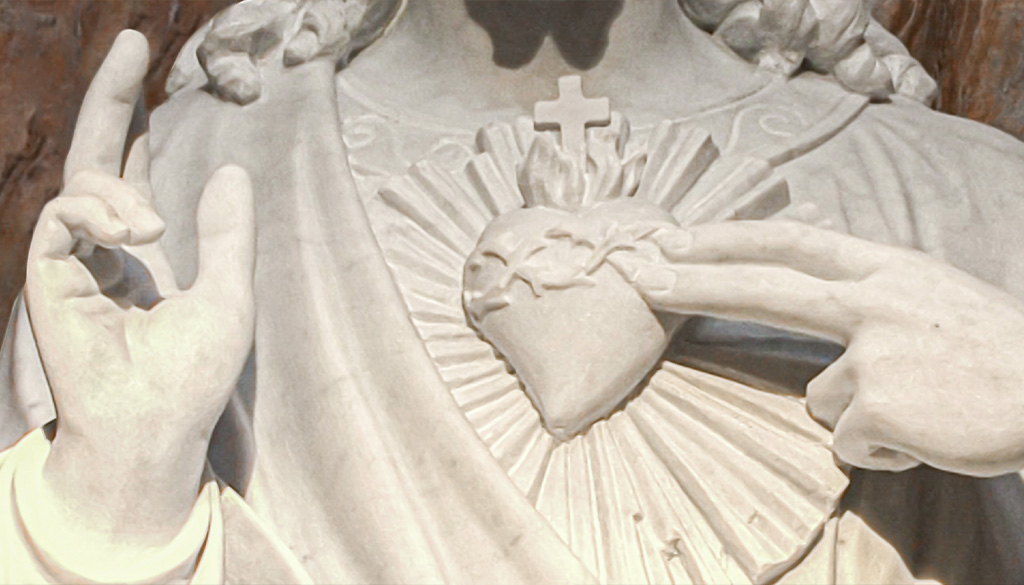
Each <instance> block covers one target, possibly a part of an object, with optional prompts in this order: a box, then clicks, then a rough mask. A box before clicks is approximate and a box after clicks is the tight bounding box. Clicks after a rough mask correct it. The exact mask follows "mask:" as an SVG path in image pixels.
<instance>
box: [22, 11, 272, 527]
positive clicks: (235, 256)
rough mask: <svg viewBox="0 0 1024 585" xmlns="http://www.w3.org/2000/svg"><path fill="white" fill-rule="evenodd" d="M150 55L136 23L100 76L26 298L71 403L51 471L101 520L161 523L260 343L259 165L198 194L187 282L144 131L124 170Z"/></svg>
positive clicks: (63, 400) (167, 520)
mask: <svg viewBox="0 0 1024 585" xmlns="http://www.w3.org/2000/svg"><path fill="white" fill-rule="evenodd" d="M147 61H148V45H147V42H146V40H145V38H144V37H143V36H142V35H141V34H139V33H137V32H134V31H125V32H124V33H122V34H121V35H120V36H119V37H118V39H117V41H116V42H115V44H114V47H113V48H112V49H111V52H110V54H109V55H108V56H107V58H106V60H105V61H104V63H103V65H102V67H101V68H100V70H99V72H98V73H97V75H96V78H95V79H94V80H93V82H92V85H91V87H90V88H89V92H88V93H87V95H86V97H85V101H84V103H83V105H82V110H81V114H80V117H79V122H78V125H77V127H76V128H75V136H74V140H73V143H72V145H71V150H70V152H69V154H68V158H67V161H66V165H65V169H64V179H65V184H64V189H63V191H62V192H61V194H60V195H59V196H58V197H57V198H56V199H54V200H53V201H51V202H50V203H49V204H48V205H47V206H46V207H45V209H44V210H43V213H42V216H41V217H40V219H39V224H38V226H37V227H36V232H35V235H34V237H33V241H32V246H31V250H30V252H29V261H28V274H27V280H26V285H25V299H26V303H27V307H28V311H29V317H30V319H31V322H32V328H33V331H34V333H35V336H36V339H37V343H38V347H39V352H40V355H41V357H42V361H43V365H44V368H45V371H46V376H47V379H48V381H49V383H50V387H51V390H52V393H53V399H54V403H55V405H56V410H57V434H56V437H55V439H54V441H53V444H52V450H51V454H50V457H49V459H48V460H47V463H46V467H45V468H44V478H45V479H46V480H47V482H48V485H50V486H51V487H52V489H53V491H54V493H55V494H56V496H57V497H59V498H61V499H63V500H65V501H67V502H70V503H71V505H70V508H72V509H73V510H74V511H75V512H76V513H78V514H80V515H82V516H83V517H85V518H87V520H88V522H89V524H91V525H94V526H95V525H100V527H102V524H103V523H106V522H109V523H111V524H114V525H117V524H120V525H121V526H122V529H124V528H126V527H127V528H129V529H138V530H139V531H143V532H147V533H148V534H151V535H159V534H160V533H165V532H166V533H172V532H173V531H174V530H175V529H176V527H175V526H174V525H175V524H176V523H177V525H178V526H180V522H181V521H183V520H184V518H185V516H186V515H187V513H188V512H189V510H190V509H191V507H192V502H193V500H194V498H195V496H196V493H197V488H198V486H199V480H200V476H201V474H202V470H203V466H204V462H205V457H206V448H207V443H208V441H209V437H210V434H211V432H212V430H213V427H214V424H215V423H216V421H217V419H218V417H219V416H220V413H221V411H222V410H223V408H224V406H225V404H226V402H227V400H228V398H229V397H230V393H231V391H232V389H233V387H234V384H235V382H236V379H237V377H238V375H239V373H240V372H241V369H242V367H243V364H244V362H245V359H246V357H247V355H248V352H249V349H250V348H251V345H252V338H253V322H254V306H253V294H252V278H253V264H254V254H255V235H254V229H255V228H254V211H253V201H252V192H251V186H250V183H249V179H248V176H247V175H246V173H245V171H243V170H241V169H239V168H237V167H225V168H222V169H220V170H219V171H218V172H217V173H215V174H214V175H213V177H212V178H211V179H210V181H209V183H208V184H207V186H206V189H205V192H204V194H203V198H202V200H201V203H200V206H199V216H198V233H199V242H200V245H199V247H200V269H199V275H198V277H197V279H196V281H195V284H194V285H193V286H192V287H191V288H190V289H189V290H187V291H179V290H177V288H176V286H175V284H174V278H173V275H172V273H171V271H170V269H169V267H168V264H167V261H166V258H165V257H164V255H163V252H162V250H161V249H160V246H159V243H157V239H158V238H159V236H160V235H161V234H162V231H163V222H162V221H161V220H160V218H159V217H158V216H157V214H156V213H155V212H154V210H153V208H152V206H151V203H150V197H149V179H148V167H149V161H148V158H149V157H148V145H147V141H146V140H145V139H144V138H143V139H140V140H138V141H137V142H136V145H135V146H134V147H133V149H132V152H131V155H130V157H129V160H128V162H127V164H126V167H125V173H124V177H123V178H121V177H120V168H121V159H122V152H123V149H124V144H125V139H126V133H127V130H128V125H129V122H130V119H131V115H132V111H133V109H134V105H135V102H136V100H137V99H138V95H139V90H140V86H141V83H142V79H143V77H144V75H145V72H146V67H147ZM140 267H144V268H140ZM140 274H141V277H140ZM149 281H152V282H149ZM147 283H148V284H147ZM143 289H145V290H143ZM133 507H134V509H133Z"/></svg>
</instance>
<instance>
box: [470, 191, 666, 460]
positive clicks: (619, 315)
mask: <svg viewBox="0 0 1024 585" xmlns="http://www.w3.org/2000/svg"><path fill="white" fill-rule="evenodd" d="M665 225H675V222H674V221H673V220H672V218H671V216H669V215H668V214H667V213H666V212H664V211H662V210H661V209H659V208H657V207H654V206H653V205H650V204H645V203H643V202H640V201H633V200H622V201H614V202H608V203H604V204H601V205H598V206H595V207H592V208H588V209H584V210H580V211H576V212H571V211H564V210H559V209H551V208H545V207H536V208H526V209H520V210H516V211H513V212H510V213H507V214H505V215H502V216H501V217H499V218H498V219H497V220H495V221H494V222H493V223H492V224H491V225H490V226H489V227H488V228H487V230H485V231H484V233H483V235H482V236H481V238H480V242H479V244H478V246H477V249H476V251H475V252H474V254H473V255H471V256H470V258H469V260H468V262H467V263H466V272H465V277H464V290H465V291H466V292H465V304H466V308H467V310H468V313H469V315H470V319H471V321H472V323H473V324H474V326H475V327H476V328H477V329H478V330H479V331H480V333H481V334H482V335H483V336H484V338H485V339H487V340H488V341H489V342H490V343H491V344H492V345H493V346H494V347H495V348H496V349H497V350H498V351H499V352H501V354H502V355H504V357H505V359H506V360H507V361H508V362H509V364H510V365H511V366H512V367H513V368H514V369H515V371H516V373H517V374H518V375H519V378H520V380H522V382H523V385H524V389H525V390H526V393H527V395H528V396H529V397H530V400H531V401H532V402H533V405H534V407H535V408H536V409H537V412H538V413H539V414H540V416H541V421H542V422H543V424H544V426H545V428H547V430H548V431H549V432H550V433H551V434H552V435H554V436H555V437H557V438H559V439H562V440H567V439H569V438H571V437H573V436H575V435H577V434H579V433H582V432H585V431H586V430H587V429H588V428H589V427H590V425H591V424H593V423H594V422H595V421H597V420H600V419H603V418H606V417H607V416H609V415H610V414H612V413H613V412H615V411H616V410H617V408H618V407H620V406H621V405H623V404H624V403H625V402H627V400H628V399H629V398H630V396H632V395H633V393H634V390H635V389H636V388H637V387H638V386H639V384H640V383H641V382H642V381H643V380H644V378H646V377H647V375H648V374H649V373H650V372H651V370H652V369H653V368H654V367H655V365H656V364H657V363H658V360H659V359H660V358H661V356H662V354H663V353H664V351H665V349H666V347H667V346H668V343H669V341H670V340H671V338H672V334H673V333H674V332H675V328H676V325H677V324H678V319H677V318H675V317H674V316H667V315H656V314H654V313H653V312H651V310H650V309H649V308H648V307H647V305H646V303H645V302H644V301H643V299H642V298H640V295H639V294H637V292H636V291H635V290H633V288H632V287H631V286H630V285H629V284H628V283H627V282H626V281H625V280H624V279H623V278H622V277H621V276H620V275H619V273H618V272H617V271H616V270H615V269H614V268H613V267H612V266H611V265H610V264H608V263H607V262H606V259H607V257H608V255H609V254H612V253H614V252H616V251H620V250H625V249H629V248H631V247H632V245H633V244H632V242H633V240H634V239H635V238H636V237H637V236H640V237H642V235H643V234H642V232H644V231H651V230H655V229H658V226H665ZM627 226H628V227H627Z"/></svg>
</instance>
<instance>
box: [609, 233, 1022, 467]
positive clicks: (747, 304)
mask: <svg viewBox="0 0 1024 585" xmlns="http://www.w3.org/2000/svg"><path fill="white" fill-rule="evenodd" d="M651 239H652V240H653V242H654V243H655V244H656V246H655V247H656V248H657V250H656V253H654V254H646V255H641V254H637V253H619V255H618V256H617V257H616V258H614V259H613V262H614V263H615V264H616V265H617V267H618V268H619V270H620V272H622V273H623V275H624V276H625V277H626V278H627V279H628V280H630V281H631V282H632V283H633V284H634V286H635V287H636V288H637V290H638V291H639V292H640V293H641V294H642V295H643V296H644V297H645V299H646V300H647V302H648V304H649V305H650V306H651V307H652V308H653V309H655V310H658V311H663V312H672V313H678V314H686V315H710V316H715V317H720V318H725V319H735V320H743V321H753V322H758V323H762V324H765V325H769V326H774V327H778V328H781V329H786V330H790V331H796V332H801V333H808V334H811V335H816V336H819V337H823V338H827V339H831V340H833V341H836V342H839V343H842V344H844V345H845V346H846V348H847V349H846V352H845V353H844V354H843V355H842V356H841V357H840V358H839V359H838V360H837V361H836V362H834V363H833V364H832V365H830V366H829V367H828V368H826V369H825V370H824V371H823V372H822V373H821V374H820V375H818V376H817V377H816V378H814V379H813V380H812V381H811V382H810V384H809V385H808V387H807V407H808V410H809V411H810V413H811V415H812V416H813V417H814V418H816V419H817V420H818V421H819V422H821V423H822V424H823V425H824V426H826V427H828V428H830V429H832V430H833V431H834V449H835V452H836V453H837V454H838V456H839V457H840V458H841V459H843V460H845V461H846V462H848V463H850V464H852V465H856V466H858V467H864V468H869V469H883V470H893V471H897V470H904V469H908V468H911V467H914V466H915V465H918V464H919V463H921V462H923V463H927V464H929V465H932V466H934V467H938V468H941V469H946V470H949V471H954V472H959V473H966V474H971V475H977V476H990V475H997V474H1000V473H1006V472H1011V471H1017V470H1020V469H1021V468H1024V304H1022V303H1021V302H1019V301H1018V300H1017V299H1015V298H1014V297H1012V296H1011V295H1010V294H1008V293H1006V292H1004V291H1002V290H1000V289H998V288H996V287H994V286H992V285H989V284H987V283H985V282H982V281H981V280H978V279H977V278H974V277H972V276H970V275H968V274H966V273H964V272H962V271H960V270H957V269H955V268H953V267H951V266H949V265H947V264H944V263H942V262H941V261H938V260H935V259H933V258H931V257H929V256H927V255H925V254H923V253H921V252H917V251H913V250H907V249H901V248H894V247H891V246H885V245H880V244H875V243H871V242H868V241H865V240H861V239H858V238H854V237H851V236H846V235H841V234H837V233H834V232H830V231H826V230H822V229H818V228H813V227H810V226H806V225H801V224H791V223H782V222H727V223H721V224H715V225H707V226H699V227H695V228H691V229H686V230H684V229H679V230H662V231H660V232H657V233H656V234H654V235H653V236H652V237H651ZM649 251H650V250H648V252H649ZM642 256H645V259H641V257H642ZM651 256H653V257H654V258H653V259H652V258H651Z"/></svg>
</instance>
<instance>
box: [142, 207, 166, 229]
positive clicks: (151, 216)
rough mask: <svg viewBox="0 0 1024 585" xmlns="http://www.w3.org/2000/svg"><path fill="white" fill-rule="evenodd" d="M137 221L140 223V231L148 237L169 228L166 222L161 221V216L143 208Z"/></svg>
mask: <svg viewBox="0 0 1024 585" xmlns="http://www.w3.org/2000/svg"><path fill="white" fill-rule="evenodd" d="M136 221H137V222H138V228H139V231H141V232H143V233H145V234H147V235H155V234H158V233H160V232H162V231H164V228H166V227H167V224H165V223H164V220H162V219H160V216H159V215H157V214H156V212H155V211H153V210H151V209H145V208H143V209H142V210H141V211H140V213H139V214H138V216H137V217H136Z"/></svg>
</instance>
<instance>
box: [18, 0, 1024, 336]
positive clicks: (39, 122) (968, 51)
mask: <svg viewBox="0 0 1024 585" xmlns="http://www.w3.org/2000/svg"><path fill="white" fill-rule="evenodd" d="M233 1H234V0H0V328H2V327H4V326H5V324H6V320H7V313H8V307H10V305H11V303H12V302H13V299H14V297H15V295H16V294H17V291H18V290H20V288H21V286H22V283H23V281H24V265H23V264H24V258H25V254H26V252H27V249H28V242H29V237H30V235H31V231H32V226H33V225H34V224H35V220H36V217H37V216H38V214H39V210H40V209H41V208H42V206H43V204H44V203H45V202H46V201H47V200H49V199H50V198H51V197H53V196H55V195H56V194H57V191H58V189H59V187H60V177H61V163H62V161H63V159H64V155H65V153H66V152H67V148H68V145H69V143H70V140H71V133H72V130H73V128H74V121H75V116H76V114H77V111H78V105H79V102H80V100H81V98H82V96H83V94H84V93H85V89H86V87H87V86H88V83H89V80H90V79H91V78H92V75H93V73H94V72H95V71H96V68H97V67H98V66H99V64H100V61H101V60H102V58H103V55H104V53H105V52H106V49H107V48H108V47H109V46H110V44H111V42H113V39H114V36H115V35H116V34H117V33H118V31H120V30H121V29H124V28H134V29H138V30H140V31H142V32H143V33H145V35H146V37H147V38H149V42H150V47H151V49H152V54H153V62H152V64H151V66H150V72H149V75H148V78H147V83H146V104H147V106H148V107H150V108H152V107H154V106H156V105H157V104H159V103H160V101H161V100H163V98H164V97H165V96H164V94H163V86H164V80H165V78H166V76H167V73H168V71H169V69H170V66H171V64H172V62H173V60H174V57H175V55H176V54H177V52H178V50H179V49H180V48H181V45H182V44H183V43H184V42H185V40H186V39H187V38H188V37H189V35H190V34H191V33H192V32H193V31H194V30H195V29H196V28H197V27H198V26H200V25H201V24H202V23H203V22H205V21H206V20H207V19H208V18H210V17H211V16H212V15H213V14H215V13H216V12H218V11H219V10H221V9H222V8H224V7H225V6H227V5H229V4H232V3H233ZM871 1H873V2H875V3H876V9H875V10H876V15H877V16H878V18H879V20H881V21H882V22H883V24H885V25H886V26H888V27H889V29H890V30H892V31H894V32H896V33H897V34H898V35H899V36H900V38H902V39H903V41H904V42H905V43H906V44H907V46H908V47H909V48H910V51H911V53H912V54H913V55H914V56H915V57H917V58H918V59H919V60H920V61H921V62H922V63H923V64H924V66H925V68H926V69H928V71H929V72H931V73H932V74H933V75H935V77H936V78H937V79H938V80H939V83H940V85H941V87H942V97H941V99H940V102H939V108H940V109H941V110H943V111H946V112H950V113H954V114H959V115H963V116H967V117H970V118H973V119H976V120H980V121H983V122H986V123H989V124H993V125H995V126H997V127H999V128H1002V129H1004V130H1006V131H1008V132H1010V133H1012V134H1015V135H1016V136H1018V137H1022V138H1024V0H871ZM0 331H2V329H0Z"/></svg>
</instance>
